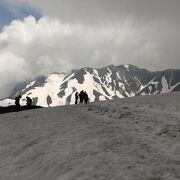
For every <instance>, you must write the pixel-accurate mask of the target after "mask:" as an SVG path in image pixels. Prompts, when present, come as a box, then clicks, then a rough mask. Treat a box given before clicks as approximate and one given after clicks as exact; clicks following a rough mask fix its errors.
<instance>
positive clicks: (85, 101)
mask: <svg viewBox="0 0 180 180" xmlns="http://www.w3.org/2000/svg"><path fill="white" fill-rule="evenodd" d="M88 99H89V97H88V94H87V93H86V91H85V92H84V104H87V103H88Z"/></svg>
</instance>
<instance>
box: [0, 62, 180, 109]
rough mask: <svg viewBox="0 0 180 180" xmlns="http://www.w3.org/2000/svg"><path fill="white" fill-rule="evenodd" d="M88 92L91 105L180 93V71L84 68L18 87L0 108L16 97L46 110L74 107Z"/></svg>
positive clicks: (124, 67) (119, 67)
mask: <svg viewBox="0 0 180 180" xmlns="http://www.w3.org/2000/svg"><path fill="white" fill-rule="evenodd" d="M81 90H85V91H86V92H87V93H88V95H89V98H90V101H91V102H94V101H102V100H108V99H115V98H124V97H133V96H136V95H149V94H159V93H164V92H172V91H179V90H180V70H165V71H159V72H150V71H148V70H146V69H140V68H138V67H136V66H132V65H120V66H114V65H110V66H107V67H104V68H99V69H97V68H82V69H79V70H74V71H72V72H71V73H56V74H50V75H49V76H48V77H44V76H42V77H39V78H37V79H36V80H34V81H31V82H28V83H24V84H20V85H19V86H17V87H16V88H15V89H14V91H13V93H12V95H11V97H10V98H8V99H4V100H2V101H1V102H0V106H3V105H6V106H7V105H8V104H9V105H11V104H13V103H14V100H12V99H13V98H14V97H15V96H17V95H19V94H22V95H23V98H22V102H21V104H25V97H26V96H29V97H31V98H33V103H34V105H39V106H43V107H48V106H58V105H65V104H74V101H75V100H74V99H75V98H74V97H75V92H76V91H78V92H80V91H81Z"/></svg>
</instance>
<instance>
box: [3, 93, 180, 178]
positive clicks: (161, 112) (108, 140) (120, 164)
mask: <svg viewBox="0 0 180 180" xmlns="http://www.w3.org/2000/svg"><path fill="white" fill-rule="evenodd" d="M179 99H180V93H179V92H177V93H168V94H161V95H154V96H144V97H133V98H124V99H117V100H113V101H103V102H96V103H92V104H89V105H69V106H61V107H53V108H43V109H37V110H29V111H23V112H17V113H9V114H3V115H0V137H1V138H0V179H2V180H96V179H97V180H179V179H180V103H179Z"/></svg>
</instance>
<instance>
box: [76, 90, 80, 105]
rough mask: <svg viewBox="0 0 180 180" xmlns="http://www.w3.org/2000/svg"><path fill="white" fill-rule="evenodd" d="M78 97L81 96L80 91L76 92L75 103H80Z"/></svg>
mask: <svg viewBox="0 0 180 180" xmlns="http://www.w3.org/2000/svg"><path fill="white" fill-rule="evenodd" d="M78 98H79V94H78V92H76V93H75V104H77V103H78Z"/></svg>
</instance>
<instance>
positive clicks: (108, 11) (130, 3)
mask: <svg viewBox="0 0 180 180" xmlns="http://www.w3.org/2000/svg"><path fill="white" fill-rule="evenodd" d="M179 9H180V1H179V0H171V1H170V0H51V1H49V0H0V77H1V84H0V98H3V97H6V96H8V95H9V94H10V92H11V91H12V89H13V88H14V86H15V85H16V84H18V83H20V82H23V81H26V80H29V79H34V78H36V77H38V76H40V75H48V74H49V73H52V72H62V71H63V72H66V71H70V70H71V69H77V68H81V67H87V66H90V67H103V66H106V65H109V64H114V65H120V64H133V65H136V66H138V67H142V68H146V69H149V70H152V71H157V70H164V69H170V68H176V69H179V68H180V33H179V32H180V21H179V19H180V11H179Z"/></svg>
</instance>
